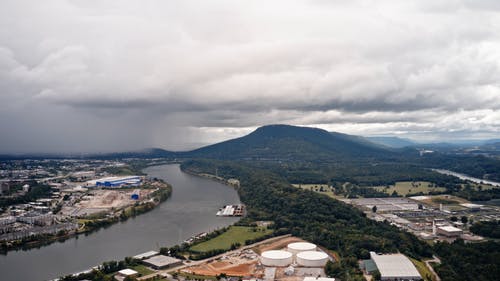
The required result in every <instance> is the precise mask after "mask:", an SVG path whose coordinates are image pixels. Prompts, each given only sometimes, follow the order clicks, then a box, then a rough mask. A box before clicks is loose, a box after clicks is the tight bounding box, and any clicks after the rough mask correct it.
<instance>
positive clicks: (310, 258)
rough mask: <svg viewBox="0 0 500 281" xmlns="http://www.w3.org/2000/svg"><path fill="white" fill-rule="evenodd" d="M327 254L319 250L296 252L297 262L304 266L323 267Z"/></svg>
mask: <svg viewBox="0 0 500 281" xmlns="http://www.w3.org/2000/svg"><path fill="white" fill-rule="evenodd" d="M327 261H328V255H327V254H325V253H323V252H319V251H305V252H300V253H298V254H297V264H298V265H300V266H305V267H323V266H325V264H326V262H327Z"/></svg>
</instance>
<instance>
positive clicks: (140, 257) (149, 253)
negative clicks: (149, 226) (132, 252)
mask: <svg viewBox="0 0 500 281" xmlns="http://www.w3.org/2000/svg"><path fill="white" fill-rule="evenodd" d="M155 255H158V252H157V251H149V252H145V253H142V254H138V255H136V256H134V259H139V260H142V259H146V258H150V257H152V256H155Z"/></svg>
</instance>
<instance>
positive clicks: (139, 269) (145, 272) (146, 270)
mask: <svg viewBox="0 0 500 281" xmlns="http://www.w3.org/2000/svg"><path fill="white" fill-rule="evenodd" d="M130 269H133V270H135V271H137V272H139V273H140V274H141V275H148V274H151V273H153V272H154V271H152V270H151V269H149V268H147V267H146V266H144V265H142V264H139V265H136V266H132V267H130Z"/></svg>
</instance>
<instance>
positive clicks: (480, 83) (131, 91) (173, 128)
mask: <svg viewBox="0 0 500 281" xmlns="http://www.w3.org/2000/svg"><path fill="white" fill-rule="evenodd" d="M271 123H287V124H295V125H306V126H315V127H321V128H324V129H328V130H332V131H333V130H335V131H340V132H344V133H352V134H359V135H400V136H404V137H410V138H414V139H420V140H447V139H456V138H467V139H471V138H472V139H474V138H493V137H499V136H500V1H496V0H491V1H481V0H461V1H460V0H443V1H435V0H429V1H423V0H415V1H410V0H405V1H399V0H394V1H383V0H382V1H380V0H379V1H368V0H363V1H353V0H351V1H329V0H317V1H291V0H286V1H234V0H227V1H202V0H200V1H188V0H179V1H160V0H158V1H153V0H146V1H139V0H137V1H124V0H121V1H107V0H73V1H71V0H67V1H63V0H46V1H35V0H33V1H25V0H12V1H11V0H2V1H1V2H0V132H1V133H0V152H1V153H9V152H40V151H45V152H90V151H119V150H129V149H140V148H145V147H151V146H155V147H163V148H167V149H186V148H192V147H195V146H198V145H200V144H202V143H211V142H215V141H219V140H223V139H227V138H231V137H236V136H240V135H243V134H245V133H248V132H250V131H251V130H252V129H254V128H256V127H258V126H261V125H265V124H271Z"/></svg>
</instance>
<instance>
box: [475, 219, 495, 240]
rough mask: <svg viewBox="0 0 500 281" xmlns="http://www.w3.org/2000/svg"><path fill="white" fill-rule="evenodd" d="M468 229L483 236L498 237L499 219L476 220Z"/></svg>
mask: <svg viewBox="0 0 500 281" xmlns="http://www.w3.org/2000/svg"><path fill="white" fill-rule="evenodd" d="M470 231H472V232H473V233H475V234H477V235H481V236H484V237H490V238H496V239H500V220H497V221H480V222H476V223H474V224H473V225H472V226H471V227H470Z"/></svg>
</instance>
